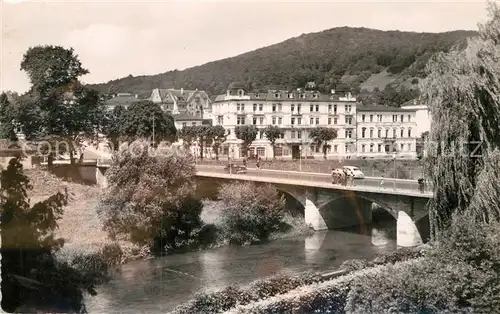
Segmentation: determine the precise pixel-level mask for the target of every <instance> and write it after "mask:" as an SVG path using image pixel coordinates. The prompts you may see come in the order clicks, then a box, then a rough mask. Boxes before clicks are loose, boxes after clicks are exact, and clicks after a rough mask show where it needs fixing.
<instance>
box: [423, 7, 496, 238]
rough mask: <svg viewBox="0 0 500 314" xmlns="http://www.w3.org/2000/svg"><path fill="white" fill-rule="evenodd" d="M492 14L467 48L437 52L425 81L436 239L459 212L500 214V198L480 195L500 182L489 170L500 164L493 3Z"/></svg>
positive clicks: (483, 216)
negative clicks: (499, 161) (481, 198)
mask: <svg viewBox="0 0 500 314" xmlns="http://www.w3.org/2000/svg"><path fill="white" fill-rule="evenodd" d="M489 13H490V18H491V19H490V20H489V21H488V22H487V23H486V24H484V25H481V26H480V27H479V35H480V37H479V38H477V39H471V40H470V41H469V42H468V45H467V47H466V48H465V50H462V51H461V50H459V49H455V50H452V51H450V52H449V53H446V54H445V53H439V54H437V55H435V56H434V57H433V58H432V59H431V60H430V61H429V63H428V65H427V67H426V72H427V74H428V77H427V78H426V80H425V81H424V82H423V83H422V82H421V83H422V90H423V92H424V96H425V100H426V101H427V103H428V106H429V110H430V113H431V115H432V125H431V131H430V134H429V140H430V143H433V144H434V143H435V144H436V145H437V147H436V148H437V149H436V150H434V151H432V152H429V153H428V156H427V160H426V172H427V174H428V177H430V178H431V180H432V181H433V183H434V198H433V199H432V200H431V201H430V202H429V204H428V208H429V219H430V223H431V236H432V238H433V239H438V238H439V237H440V234H441V233H442V232H443V231H444V230H446V229H448V227H449V226H450V224H451V219H452V216H453V215H454V214H455V213H458V214H462V213H468V214H469V216H470V217H473V218H474V219H477V220H478V221H481V222H489V221H492V220H498V219H500V218H499V217H500V210H499V207H500V206H499V203H498V199H496V200H494V199H488V200H489V202H486V203H485V202H484V200H480V198H478V195H479V194H477V193H479V192H481V191H483V192H484V191H485V189H486V190H487V189H488V188H489V187H491V186H498V178H495V177H493V176H492V173H491V172H489V171H488V170H489V169H493V168H494V167H496V166H498V158H496V157H497V156H498V154H497V153H496V151H497V150H498V149H499V148H500V125H499V123H498V121H500V101H499V100H498V94H499V93H500V62H499V61H498V58H496V56H498V54H499V53H500V41H499V39H498V38H499V37H498V34H500V10H499V9H498V7H497V6H496V4H494V3H490V5H489ZM450 155H451V156H452V158H450ZM481 193H482V192H481Z"/></svg>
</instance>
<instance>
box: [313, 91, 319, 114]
mask: <svg viewBox="0 0 500 314" xmlns="http://www.w3.org/2000/svg"><path fill="white" fill-rule="evenodd" d="M313 98H314V99H317V98H318V94H313ZM316 111H317V110H316Z"/></svg>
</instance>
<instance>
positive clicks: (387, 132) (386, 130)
mask: <svg viewBox="0 0 500 314" xmlns="http://www.w3.org/2000/svg"><path fill="white" fill-rule="evenodd" d="M385 137H389V129H385Z"/></svg>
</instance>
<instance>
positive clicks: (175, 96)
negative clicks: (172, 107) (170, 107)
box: [158, 88, 210, 104]
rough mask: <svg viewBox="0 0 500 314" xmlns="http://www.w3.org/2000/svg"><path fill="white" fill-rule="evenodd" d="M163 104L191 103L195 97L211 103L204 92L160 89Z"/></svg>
mask: <svg viewBox="0 0 500 314" xmlns="http://www.w3.org/2000/svg"><path fill="white" fill-rule="evenodd" d="M158 93H159V94H160V98H161V102H162V103H164V104H169V103H170V104H173V103H174V102H190V101H191V100H192V99H193V98H194V97H200V98H201V99H203V100H208V101H210V97H208V94H207V93H206V92H205V91H202V90H188V89H173V88H158Z"/></svg>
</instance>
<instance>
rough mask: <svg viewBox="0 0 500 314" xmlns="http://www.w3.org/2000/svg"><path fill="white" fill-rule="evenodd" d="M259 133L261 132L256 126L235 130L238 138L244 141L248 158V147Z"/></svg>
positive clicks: (246, 126) (244, 148)
mask: <svg viewBox="0 0 500 314" xmlns="http://www.w3.org/2000/svg"><path fill="white" fill-rule="evenodd" d="M258 132H259V130H258V129H257V127H255V126H254V125H243V126H237V127H236V129H235V130H234V133H235V134H236V138H238V139H240V140H242V141H243V151H244V152H245V156H248V147H249V146H250V145H251V144H252V143H253V141H255V139H256V138H257V133H258Z"/></svg>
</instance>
